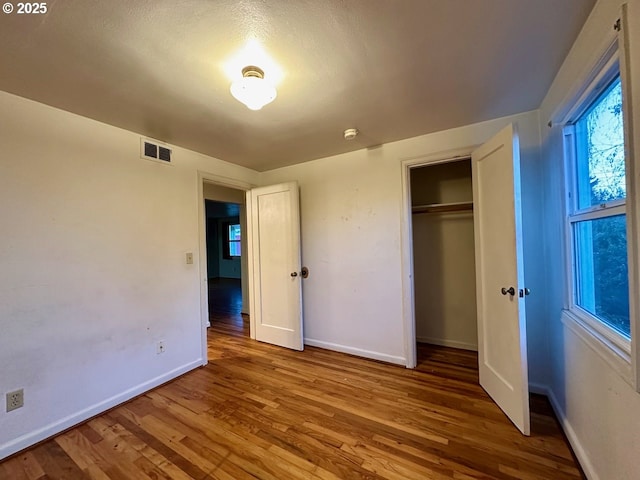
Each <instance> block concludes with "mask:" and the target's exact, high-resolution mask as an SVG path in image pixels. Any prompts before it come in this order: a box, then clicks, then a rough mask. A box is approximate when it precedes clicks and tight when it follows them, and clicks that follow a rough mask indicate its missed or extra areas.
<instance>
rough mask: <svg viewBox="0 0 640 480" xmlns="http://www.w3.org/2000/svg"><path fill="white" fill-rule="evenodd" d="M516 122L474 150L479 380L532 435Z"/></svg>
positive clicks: (517, 423) (510, 415) (495, 399)
mask: <svg viewBox="0 0 640 480" xmlns="http://www.w3.org/2000/svg"><path fill="white" fill-rule="evenodd" d="M519 151H520V150H519V144H518V136H517V133H516V131H515V128H514V126H513V125H509V126H508V127H506V128H504V129H503V130H502V131H500V132H499V133H498V134H497V135H496V136H495V137H493V138H492V139H491V140H489V141H488V142H487V143H485V144H484V145H482V146H481V147H479V148H478V149H477V150H476V151H475V152H473V154H472V172H473V199H474V211H475V213H474V231H475V232H474V234H475V248H476V291H477V302H478V362H479V371H480V385H481V386H482V388H484V389H485V390H486V391H487V393H488V394H489V395H490V396H491V398H492V399H493V400H494V401H495V402H496V403H497V404H498V406H499V407H500V408H501V409H502V410H503V411H504V412H505V413H506V415H507V416H508V417H509V418H510V419H511V421H512V422H513V423H514V424H515V425H516V427H518V429H520V431H521V432H522V433H523V434H525V435H529V380H528V373H527V338H526V318H525V309H524V297H525V295H526V294H527V293H528V290H526V288H525V286H524V270H523V266H522V258H523V256H522V235H521V215H520V154H519Z"/></svg>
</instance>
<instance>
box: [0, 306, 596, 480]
mask: <svg viewBox="0 0 640 480" xmlns="http://www.w3.org/2000/svg"><path fill="white" fill-rule="evenodd" d="M247 320H248V319H247V318H246V317H243V316H242V315H240V313H239V312H237V311H233V312H231V313H229V314H224V313H216V318H212V328H211V329H210V332H209V360H210V363H209V365H207V366H206V367H203V368H200V369H197V370H195V371H193V372H190V373H188V374H186V375H184V376H182V377H180V378H179V379H177V380H175V381H173V382H171V383H169V384H167V385H164V386H162V387H160V388H157V389H155V390H153V391H151V392H148V393H147V394H145V395H142V396H140V397H138V398H137V399H135V400H133V401H131V402H128V403H126V404H124V405H122V406H120V407H118V408H115V409H113V410H111V411H110V412H108V413H106V414H104V415H101V416H99V417H97V418H94V419H92V420H90V421H89V422H87V423H86V424H84V425H81V426H79V427H77V428H74V429H72V430H70V431H68V432H66V433H64V434H62V435H59V436H57V437H56V438H54V439H52V440H49V441H47V442H45V443H43V444H40V445H38V446H36V447H35V448H32V449H30V450H27V451H25V452H23V453H22V454H19V455H16V456H14V457H13V458H11V459H9V460H6V461H4V462H3V463H0V479H3V480H4V479H11V480H14V479H16V480H21V479H30V480H34V479H84V478H91V479H101V480H103V479H113V480H120V479H141V480H147V479H198V480H200V479H203V480H204V479H221V480H242V479H255V478H258V479H266V480H275V479H277V480H284V479H287V480H288V479H325V480H327V479H390V480H400V479H403V480H404V479H458V480H468V479H521V480H533V479H554V480H561V479H580V478H584V477H583V476H582V474H581V472H580V470H579V468H578V467H577V465H576V463H575V461H574V459H573V457H572V454H571V452H570V450H569V448H568V447H567V444H566V441H565V439H564V437H563V435H562V433H561V431H560V430H559V428H558V424H557V422H556V420H555V419H554V418H553V416H552V414H551V411H550V409H549V408H548V404H547V403H546V401H545V400H544V398H535V399H534V402H533V403H532V405H534V406H536V408H535V409H534V410H535V411H534V412H533V413H532V419H531V420H532V422H531V423H532V435H531V437H528V438H527V437H524V436H522V435H521V434H520V433H519V432H518V431H517V430H516V428H515V427H514V426H513V425H512V424H511V423H510V422H509V420H508V419H507V418H506V417H505V416H504V415H503V414H502V412H501V411H500V410H499V409H498V408H497V407H496V406H495V405H494V404H493V402H492V401H491V400H490V399H489V398H488V397H487V395H486V394H485V393H484V391H483V390H482V389H481V388H480V387H479V385H478V384H477V368H476V367H475V362H476V360H475V358H474V357H475V355H474V354H473V353H469V352H461V351H458V350H452V349H447V348H443V347H431V346H421V347H420V349H419V350H420V356H421V359H422V360H421V363H420V365H419V367H418V368H417V369H415V370H407V369H405V368H402V367H398V366H393V365H388V364H384V363H380V362H375V361H370V360H364V359H361V358H356V357H352V356H348V355H344V354H339V353H335V352H329V351H326V350H321V349H318V348H311V347H307V348H306V349H305V351H304V352H293V351H288V350H285V349H281V348H278V347H274V346H270V345H266V344H262V343H259V342H255V341H252V340H250V339H249V338H248V337H247V335H246V334H247V332H248V327H247Z"/></svg>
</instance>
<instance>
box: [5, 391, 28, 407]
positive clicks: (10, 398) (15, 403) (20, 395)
mask: <svg viewBox="0 0 640 480" xmlns="http://www.w3.org/2000/svg"><path fill="white" fill-rule="evenodd" d="M23 406H24V390H23V389H22V388H21V389H20V390H16V391H15V392H9V393H7V412H10V411H12V410H15V409H17V408H21V407H23Z"/></svg>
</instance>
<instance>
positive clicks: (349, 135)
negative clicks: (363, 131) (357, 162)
mask: <svg viewBox="0 0 640 480" xmlns="http://www.w3.org/2000/svg"><path fill="white" fill-rule="evenodd" d="M356 135H358V129H357V128H347V129H346V130H345V131H344V139H345V140H353V139H354V138H356Z"/></svg>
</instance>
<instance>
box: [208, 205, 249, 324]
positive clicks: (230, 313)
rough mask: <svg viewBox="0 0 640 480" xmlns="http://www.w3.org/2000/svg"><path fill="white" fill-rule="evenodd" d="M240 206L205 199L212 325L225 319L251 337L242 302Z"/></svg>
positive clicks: (210, 320)
mask: <svg viewBox="0 0 640 480" xmlns="http://www.w3.org/2000/svg"><path fill="white" fill-rule="evenodd" d="M240 193H242V192H240ZM241 207H242V205H241V204H239V203H232V202H220V201H215V200H208V199H205V217H206V231H205V234H206V245H207V247H206V253H207V284H208V294H209V298H208V310H209V324H210V325H211V324H212V323H214V322H216V321H223V320H224V321H225V322H226V323H229V326H230V327H233V328H236V329H237V330H239V331H241V332H243V333H246V334H247V335H248V333H249V320H248V316H247V315H246V312H245V313H244V314H243V310H244V308H243V307H244V306H243V301H242V284H243V283H245V282H246V278H243V275H242V250H243V249H242V244H243V237H244V235H243V234H244V231H243V229H242V225H241V222H240V209H241ZM243 223H244V222H243ZM245 331H246V332H245Z"/></svg>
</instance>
